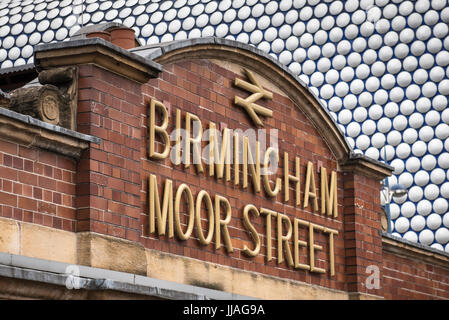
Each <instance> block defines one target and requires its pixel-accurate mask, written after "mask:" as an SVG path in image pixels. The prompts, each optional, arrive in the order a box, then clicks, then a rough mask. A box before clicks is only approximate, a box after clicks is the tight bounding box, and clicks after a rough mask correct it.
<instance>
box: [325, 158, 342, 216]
mask: <svg viewBox="0 0 449 320" xmlns="http://www.w3.org/2000/svg"><path fill="white" fill-rule="evenodd" d="M337 199H338V196H337V173H336V172H335V171H332V173H331V182H330V187H329V185H328V180H327V170H326V168H324V167H321V213H322V214H325V213H327V215H328V216H331V215H332V214H333V215H334V218H336V217H338V203H337V201H338V200H337Z"/></svg>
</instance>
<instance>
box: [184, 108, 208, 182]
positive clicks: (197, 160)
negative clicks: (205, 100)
mask: <svg viewBox="0 0 449 320" xmlns="http://www.w3.org/2000/svg"><path fill="white" fill-rule="evenodd" d="M192 122H196V123H197V125H198V126H197V127H196V126H194V128H197V129H198V130H196V131H197V132H194V133H193V134H196V136H195V137H191V136H190V133H191V124H192ZM202 135H203V127H202V125H201V120H200V118H198V117H197V116H196V115H194V114H191V113H190V112H187V113H186V138H185V147H184V152H185V157H184V165H185V167H186V168H188V167H190V144H192V148H193V150H192V156H193V163H194V164H195V166H196V169H197V170H198V172H199V173H201V172H203V171H204V169H203V165H202V161H201V137H202Z"/></svg>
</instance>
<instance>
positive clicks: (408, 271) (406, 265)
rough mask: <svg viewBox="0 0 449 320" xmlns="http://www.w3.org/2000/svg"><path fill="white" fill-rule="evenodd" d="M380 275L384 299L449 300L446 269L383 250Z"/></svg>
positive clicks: (447, 268)
mask: <svg viewBox="0 0 449 320" xmlns="http://www.w3.org/2000/svg"><path fill="white" fill-rule="evenodd" d="M382 272H383V281H382V282H381V285H382V286H383V291H384V297H385V299H420V300H425V299H449V265H447V266H446V268H443V267H441V266H440V265H437V264H434V263H431V262H425V261H423V259H422V258H421V256H420V255H418V254H417V255H416V257H413V258H412V257H407V256H404V255H398V254H394V253H392V252H387V251H386V250H384V252H383V270H382Z"/></svg>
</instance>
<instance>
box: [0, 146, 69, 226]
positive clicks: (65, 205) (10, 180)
mask: <svg viewBox="0 0 449 320" xmlns="http://www.w3.org/2000/svg"><path fill="white" fill-rule="evenodd" d="M75 188H76V163H75V161H73V160H72V159H70V158H67V157H64V156H60V155H56V154H54V153H52V152H48V151H45V150H39V149H36V148H33V147H27V146H24V145H20V144H17V143H14V142H11V141H5V140H3V139H0V216H2V217H5V218H11V219H15V220H18V221H25V222H32V223H36V224H39V225H43V226H47V227H52V228H56V229H61V230H67V231H71V232H75V230H76V209H75V198H76V193H75Z"/></svg>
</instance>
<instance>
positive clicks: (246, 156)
mask: <svg viewBox="0 0 449 320" xmlns="http://www.w3.org/2000/svg"><path fill="white" fill-rule="evenodd" d="M248 166H249V168H250V170H251V181H252V183H253V187H254V191H255V192H260V142H259V141H257V142H256V160H255V161H254V157H253V155H252V153H251V148H250V147H249V143H248V137H243V188H247V187H248Z"/></svg>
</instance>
